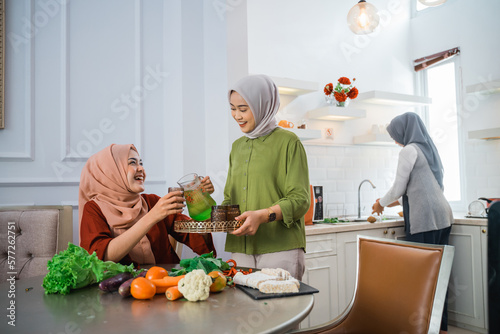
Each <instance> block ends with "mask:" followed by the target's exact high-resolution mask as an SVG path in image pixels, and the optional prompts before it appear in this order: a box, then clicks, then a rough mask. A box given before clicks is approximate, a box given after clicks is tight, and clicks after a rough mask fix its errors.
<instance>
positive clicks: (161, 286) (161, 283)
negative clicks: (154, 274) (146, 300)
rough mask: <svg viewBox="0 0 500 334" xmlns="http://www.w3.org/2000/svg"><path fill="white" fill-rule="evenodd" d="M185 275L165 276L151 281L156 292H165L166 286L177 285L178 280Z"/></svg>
mask: <svg viewBox="0 0 500 334" xmlns="http://www.w3.org/2000/svg"><path fill="white" fill-rule="evenodd" d="M184 276H186V275H181V276H175V277H172V276H165V277H163V278H160V279H153V280H151V282H153V284H154V285H155V286H156V293H157V294H158V293H165V292H166V291H167V289H168V288H170V287H172V286H177V284H179V281H180V280H181V279H182V278H184Z"/></svg>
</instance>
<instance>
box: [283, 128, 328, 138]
mask: <svg viewBox="0 0 500 334" xmlns="http://www.w3.org/2000/svg"><path fill="white" fill-rule="evenodd" d="M283 129H285V128H283ZM285 130H287V131H290V132H293V133H295V134H296V135H297V137H299V139H300V140H311V139H319V138H321V130H313V129H288V128H286V129H285Z"/></svg>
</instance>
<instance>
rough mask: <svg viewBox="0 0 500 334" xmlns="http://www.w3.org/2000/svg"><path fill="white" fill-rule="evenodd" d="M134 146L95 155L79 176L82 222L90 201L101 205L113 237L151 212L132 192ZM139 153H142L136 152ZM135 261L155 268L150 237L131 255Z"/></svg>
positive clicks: (111, 149) (140, 243)
mask: <svg viewBox="0 0 500 334" xmlns="http://www.w3.org/2000/svg"><path fill="white" fill-rule="evenodd" d="M130 150H134V151H136V152H137V149H136V148H135V146H134V145H132V144H128V145H116V144H111V145H110V146H108V147H106V148H105V149H103V150H101V151H99V152H97V153H96V154H94V155H92V156H91V157H90V158H89V159H88V160H87V163H86V164H85V166H84V167H83V170H82V173H81V176H80V189H79V199H78V212H79V222H80V224H81V222H82V215H83V207H84V206H85V204H86V203H87V202H88V201H94V202H96V203H97V205H99V208H100V209H101V211H102V213H103V215H104V216H105V217H106V221H107V223H108V225H109V227H110V229H111V233H112V234H113V237H116V236H118V235H120V234H122V233H123V232H125V231H127V230H128V229H129V228H130V227H131V226H132V225H134V224H135V223H136V222H137V221H138V220H139V219H141V218H142V217H143V216H144V215H145V214H146V213H147V212H148V205H147V203H146V201H145V200H144V198H143V197H142V196H141V195H140V194H139V193H134V192H132V191H131V190H130V187H129V184H128V181H127V168H128V156H129V153H130ZM137 153H139V152H137ZM130 257H131V258H132V260H133V261H135V262H137V263H140V264H154V263H155V258H154V255H153V251H152V250H151V244H150V242H149V239H148V238H147V236H144V237H143V238H142V239H141V240H140V241H139V242H138V243H137V245H135V247H134V248H132V250H131V251H130Z"/></svg>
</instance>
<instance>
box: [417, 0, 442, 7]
mask: <svg viewBox="0 0 500 334" xmlns="http://www.w3.org/2000/svg"><path fill="white" fill-rule="evenodd" d="M418 1H419V2H420V3H421V4H422V5H424V6H427V7H435V6H439V5H442V4H444V3H445V2H446V0H418Z"/></svg>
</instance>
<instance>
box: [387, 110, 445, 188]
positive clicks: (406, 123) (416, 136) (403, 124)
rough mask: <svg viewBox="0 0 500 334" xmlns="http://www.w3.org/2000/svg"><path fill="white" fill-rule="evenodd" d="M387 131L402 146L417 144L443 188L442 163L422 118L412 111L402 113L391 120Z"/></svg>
mask: <svg viewBox="0 0 500 334" xmlns="http://www.w3.org/2000/svg"><path fill="white" fill-rule="evenodd" d="M387 132H389V135H390V136H391V137H392V139H394V140H395V141H397V142H398V143H400V144H403V145H404V146H406V145H408V144H416V145H418V147H419V148H420V150H421V151H422V153H424V155H425V158H426V159H427V162H428V163H429V167H430V168H431V171H432V173H433V174H434V177H435V178H436V180H437V182H438V183H439V186H440V187H441V188H443V164H442V163H441V158H440V157H439V153H438V151H437V149H436V146H435V145H434V142H433V141H432V139H431V137H430V136H429V133H427V129H426V128H425V125H424V122H422V119H420V117H419V116H418V115H417V114H415V113H413V112H407V113H404V114H402V115H399V116H396V117H395V118H394V119H393V120H392V121H391V123H390V124H389V125H388V126H387Z"/></svg>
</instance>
